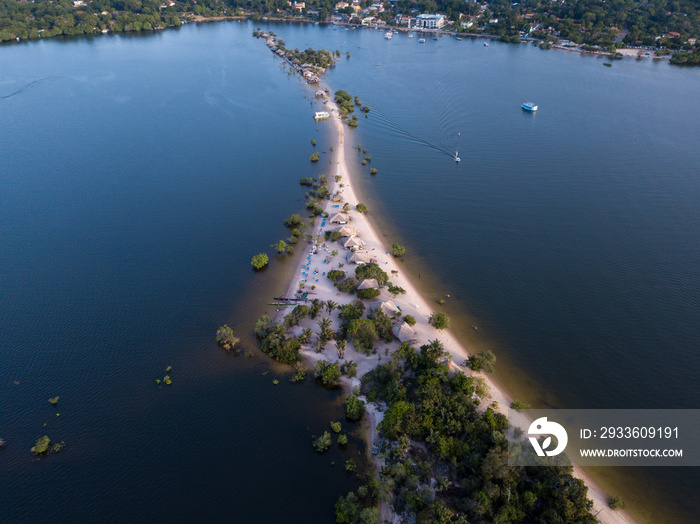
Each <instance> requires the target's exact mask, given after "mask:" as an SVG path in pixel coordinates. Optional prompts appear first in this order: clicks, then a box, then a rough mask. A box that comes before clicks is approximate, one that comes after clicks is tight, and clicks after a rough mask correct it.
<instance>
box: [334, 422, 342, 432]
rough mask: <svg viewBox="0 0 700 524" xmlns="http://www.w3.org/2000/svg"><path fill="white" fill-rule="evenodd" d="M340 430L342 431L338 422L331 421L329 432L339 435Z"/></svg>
mask: <svg viewBox="0 0 700 524" xmlns="http://www.w3.org/2000/svg"><path fill="white" fill-rule="evenodd" d="M342 429H343V426H342V425H341V424H340V422H336V421H331V431H332V432H333V433H340V431H341V430H342Z"/></svg>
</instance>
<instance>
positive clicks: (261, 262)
mask: <svg viewBox="0 0 700 524" xmlns="http://www.w3.org/2000/svg"><path fill="white" fill-rule="evenodd" d="M268 262H269V259H268V258H267V254H266V253H258V254H257V255H255V256H254V257H253V259H252V260H251V261H250V264H251V265H252V266H253V267H254V268H255V269H262V268H263V267H265V266H266V265H267V263H268Z"/></svg>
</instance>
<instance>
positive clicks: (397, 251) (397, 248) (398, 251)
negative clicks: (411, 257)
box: [391, 242, 406, 257]
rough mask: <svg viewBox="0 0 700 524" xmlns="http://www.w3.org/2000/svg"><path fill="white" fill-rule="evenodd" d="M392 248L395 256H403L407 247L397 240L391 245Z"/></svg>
mask: <svg viewBox="0 0 700 524" xmlns="http://www.w3.org/2000/svg"><path fill="white" fill-rule="evenodd" d="M391 249H392V252H393V253H394V256H395V257H400V256H403V255H404V253H406V248H405V247H403V246H402V245H401V244H397V243H396V242H394V243H393V244H392V245H391Z"/></svg>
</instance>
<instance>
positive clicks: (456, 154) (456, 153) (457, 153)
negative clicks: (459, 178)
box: [455, 151, 461, 164]
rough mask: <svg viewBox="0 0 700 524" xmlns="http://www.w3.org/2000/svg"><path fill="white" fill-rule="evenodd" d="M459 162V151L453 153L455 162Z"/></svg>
mask: <svg viewBox="0 0 700 524" xmlns="http://www.w3.org/2000/svg"><path fill="white" fill-rule="evenodd" d="M460 160H461V158H459V151H455V162H457V163H458V164H459V161H460Z"/></svg>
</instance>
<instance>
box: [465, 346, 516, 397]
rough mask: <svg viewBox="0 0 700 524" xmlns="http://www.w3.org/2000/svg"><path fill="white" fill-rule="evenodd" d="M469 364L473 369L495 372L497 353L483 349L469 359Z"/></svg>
mask: <svg viewBox="0 0 700 524" xmlns="http://www.w3.org/2000/svg"><path fill="white" fill-rule="evenodd" d="M467 366H469V368H470V369H471V370H472V371H483V372H484V373H493V372H494V369H495V366H496V355H494V354H493V353H492V352H491V351H489V350H488V349H487V350H485V351H482V352H481V353H479V354H478V355H472V356H470V357H469V359H468V360H467ZM513 409H517V408H513ZM521 409H522V408H521Z"/></svg>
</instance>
